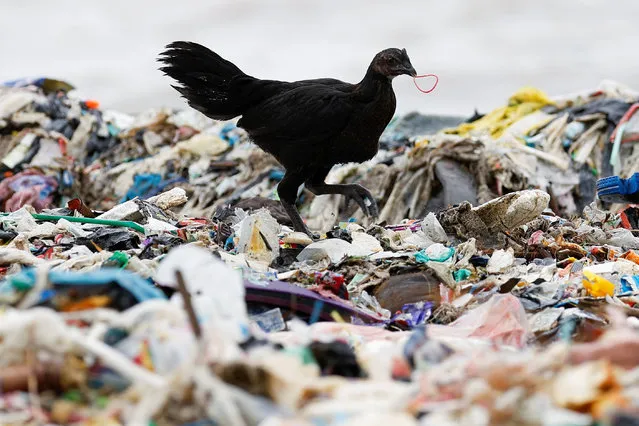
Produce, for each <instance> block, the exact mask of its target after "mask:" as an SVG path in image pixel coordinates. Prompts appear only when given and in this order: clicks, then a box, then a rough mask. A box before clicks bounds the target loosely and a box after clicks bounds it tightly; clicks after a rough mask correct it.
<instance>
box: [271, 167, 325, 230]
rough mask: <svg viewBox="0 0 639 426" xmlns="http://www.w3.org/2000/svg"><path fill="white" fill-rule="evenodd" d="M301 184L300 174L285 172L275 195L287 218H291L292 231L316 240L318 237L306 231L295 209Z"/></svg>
mask: <svg viewBox="0 0 639 426" xmlns="http://www.w3.org/2000/svg"><path fill="white" fill-rule="evenodd" d="M303 182H304V177H303V176H302V175H301V174H298V173H290V172H286V174H285V175H284V178H282V181H281V182H280V183H279V185H278V186H277V194H278V195H279V197H280V203H282V207H284V210H286V213H287V214H288V217H289V218H291V222H293V229H295V231H297V232H303V233H305V234H306V235H308V236H309V237H311V238H313V239H317V238H318V236H317V235H314V234H313V233H312V232H311V230H310V229H308V227H307V226H306V224H305V223H304V221H303V220H302V217H301V216H300V214H299V212H298V211H297V208H296V207H295V201H296V200H297V190H298V189H299V187H300V185H302V183H303Z"/></svg>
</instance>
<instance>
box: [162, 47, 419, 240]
mask: <svg viewBox="0 0 639 426" xmlns="http://www.w3.org/2000/svg"><path fill="white" fill-rule="evenodd" d="M159 61H160V62H161V63H163V64H164V65H165V66H163V67H162V68H160V70H161V71H163V72H164V73H165V74H166V75H169V76H170V77H172V78H173V79H175V80H176V81H177V82H178V83H180V85H179V86H173V87H174V88H175V89H176V90H177V91H178V92H180V93H181V94H182V96H183V97H184V98H185V99H186V100H187V102H188V104H189V105H190V106H191V107H193V108H195V109H196V110H198V111H200V112H202V113H203V114H204V115H206V116H207V117H210V118H212V119H215V120H230V119H232V118H235V117H238V116H242V118H241V119H240V120H239V121H238V123H237V125H238V127H241V128H243V129H245V130H246V131H247V133H248V135H249V136H250V138H251V139H252V140H253V141H254V142H255V143H256V144H257V145H258V146H259V147H260V148H262V149H263V150H265V151H266V152H269V153H270V154H272V155H273V156H274V157H275V158H276V159H277V160H278V161H279V162H280V164H281V165H282V166H284V168H285V169H286V173H285V175H284V178H283V179H282V181H281V182H280V184H279V186H278V188H277V192H278V194H279V197H280V201H281V203H282V205H283V206H284V208H285V209H286V212H287V213H288V215H289V216H290V218H291V221H292V222H293V224H294V228H295V230H296V231H301V232H305V233H306V234H308V235H312V234H311V232H310V231H309V229H308V228H307V226H306V225H305V224H304V222H303V221H302V218H301V217H300V215H299V213H298V211H297V209H296V208H295V201H296V200H297V193H298V189H299V187H300V186H301V185H302V184H305V185H306V188H307V189H309V190H310V191H311V192H312V193H314V194H316V195H321V194H342V195H345V196H348V197H351V198H353V199H354V200H355V201H356V202H357V204H358V205H359V206H360V207H361V209H362V210H363V211H364V213H365V214H366V215H368V216H373V217H376V216H377V215H378V208H377V203H376V201H375V199H374V198H373V196H372V195H371V193H370V192H369V191H368V190H367V189H366V188H364V187H362V186H360V185H329V184H326V183H325V182H324V179H325V178H326V175H327V174H328V172H329V171H330V169H331V168H332V167H333V166H334V165H336V164H342V163H349V162H363V161H366V160H369V159H371V158H373V157H374V156H375V154H376V153H377V150H378V144H379V137H380V135H381V134H382V132H383V130H384V129H385V127H386V125H387V124H388V123H389V122H390V120H391V119H392V117H393V114H394V113H395V93H394V92H393V86H392V79H393V78H394V77H396V76H398V75H402V74H407V75H411V76H415V75H416V72H415V69H414V68H413V66H412V64H411V62H410V59H409V58H408V55H407V54H406V49H402V50H400V49H386V50H383V51H381V52H379V53H378V54H377V55H375V57H374V58H373V61H372V62H371V64H370V66H369V67H368V70H367V71H366V75H365V76H364V78H363V79H362V81H360V82H359V83H357V84H350V83H345V82H343V81H340V80H336V79H331V78H321V79H315V80H302V81H296V82H284V81H276V80H261V79H258V78H255V77H251V76H249V75H247V74H245V73H243V72H242V71H241V70H240V69H239V68H238V67H237V66H235V65H234V64H232V63H231V62H229V61H227V60H225V59H223V58H222V57H220V56H219V55H218V54H216V53H215V52H212V51H211V50H209V49H208V48H206V47H204V46H202V45H199V44H197V43H192V42H185V41H177V42H174V43H171V44H169V45H168V46H166V50H165V51H164V52H162V53H161V55H160V58H159Z"/></svg>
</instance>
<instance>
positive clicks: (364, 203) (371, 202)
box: [348, 185, 379, 218]
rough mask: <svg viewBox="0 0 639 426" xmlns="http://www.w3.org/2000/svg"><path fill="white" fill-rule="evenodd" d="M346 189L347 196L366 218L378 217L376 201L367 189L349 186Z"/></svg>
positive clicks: (359, 186)
mask: <svg viewBox="0 0 639 426" xmlns="http://www.w3.org/2000/svg"><path fill="white" fill-rule="evenodd" d="M348 188H349V190H348V196H350V197H351V198H352V199H353V200H355V202H356V203H357V205H359V207H360V208H361V209H362V211H363V212H364V214H365V215H366V216H369V217H372V218H376V217H378V216H379V208H378V207H377V201H375V197H373V194H371V193H370V191H369V190H368V189H366V188H364V187H363V186H361V185H349V186H348Z"/></svg>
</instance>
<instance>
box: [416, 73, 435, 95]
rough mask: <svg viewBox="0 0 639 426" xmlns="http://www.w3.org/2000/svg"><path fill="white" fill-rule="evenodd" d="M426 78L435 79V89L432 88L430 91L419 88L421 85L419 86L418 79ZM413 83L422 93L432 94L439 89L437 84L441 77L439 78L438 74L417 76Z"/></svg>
mask: <svg viewBox="0 0 639 426" xmlns="http://www.w3.org/2000/svg"><path fill="white" fill-rule="evenodd" d="M424 77H435V84H433V87H431V88H430V89H429V90H424V89H422V88H421V87H419V85H418V84H417V79H418V78H424ZM413 83H415V87H417V90H419V91H420V92H422V93H430V92H432V91H433V90H435V87H437V83H439V77H437V75H436V74H424V75H416V76H415V77H413Z"/></svg>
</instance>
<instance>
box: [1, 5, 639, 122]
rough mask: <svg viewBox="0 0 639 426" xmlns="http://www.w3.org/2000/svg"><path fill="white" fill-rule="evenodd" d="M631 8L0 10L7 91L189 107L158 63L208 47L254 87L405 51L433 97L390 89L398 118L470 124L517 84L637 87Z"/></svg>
mask: <svg viewBox="0 0 639 426" xmlns="http://www.w3.org/2000/svg"><path fill="white" fill-rule="evenodd" d="M637 17H639V1H637V0H616V1H606V0H591V1H588V0H581V1H569V0H565V1H558V0H536V1H519V0H482V1H474V0H445V1H442V0H438V1H435V0H407V1H393V2H390V1H382V2H376V1H374V0H340V1H333V0H321V1H313V2H311V1H303V0H280V1H260V2H258V1H248V0H226V1H220V0H208V1H201V0H198V1H196V0H180V1H175V0H153V1H150V0H149V1H145V0H139V1H135V0H126V1H124V0H109V1H87V0H83V1H75V0H73V1H72V0H56V1H45V0H42V1H35V0H34V1H29V0H23V1H19V2H13V1H8V0H7V1H3V2H2V5H1V6H0V53H1V54H2V66H0V81H4V80H9V79H15V78H20V77H36V76H50V77H56V78H61V79H65V80H67V81H69V82H70V83H72V84H74V85H75V86H76V87H77V88H78V89H79V90H80V91H81V93H82V94H84V95H86V96H87V97H91V98H95V99H98V100H99V101H100V102H101V103H102V105H103V106H105V107H112V108H117V109H120V110H124V111H127V112H136V111H139V110H142V109H146V108H149V107H155V106H165V105H167V106H183V105H184V103H183V102H182V101H181V100H180V99H179V98H178V96H177V95H176V93H175V92H174V91H173V89H171V88H170V87H169V79H168V78H167V77H164V76H162V74H161V73H160V72H159V71H157V64H156V62H155V59H156V57H157V54H158V53H159V52H160V51H161V50H162V48H163V46H164V45H166V44H167V43H169V42H171V41H173V40H191V41H197V42H200V43H202V44H204V45H206V46H208V47H210V48H211V49H213V50H215V51H216V52H218V53H219V54H221V55H222V56H224V57H225V58H227V59H229V60H230V61H232V62H234V63H236V64H237V65H238V66H239V67H240V68H242V69H243V70H245V71H246V72H247V73H249V74H251V75H254V76H256V77H264V78H276V79H283V80H296V79H306V78H314V77H336V78H340V79H343V80H346V81H351V82H356V81H359V80H360V79H361V77H362V76H363V73H364V71H365V70H366V67H367V66H368V64H369V62H370V60H371V59H372V57H373V56H374V54H375V53H376V52H377V51H379V50H381V49H384V48H387V47H400V48H406V49H407V51H408V54H409V56H410V57H411V60H412V62H413V65H414V66H415V68H416V69H417V71H418V72H419V73H437V74H439V76H440V85H439V87H438V89H437V90H436V91H435V92H434V93H432V94H430V95H424V94H421V93H419V92H418V91H417V90H416V89H415V87H414V86H413V85H412V81H411V80H410V78H408V77H401V78H399V79H397V80H396V81H395V83H394V86H395V92H396V94H397V98H398V111H399V112H406V111H409V110H414V109H417V110H420V111H423V112H444V113H460V114H470V113H472V111H473V109H474V108H475V107H478V108H480V110H484V111H485V110H487V109H489V108H493V107H496V106H499V105H501V104H503V103H504V102H505V100H506V99H507V98H508V96H509V95H510V94H511V93H512V92H513V91H515V90H517V89H518V88H519V87H521V86H523V85H533V86H537V87H539V88H541V89H543V90H545V91H547V92H548V93H549V94H551V95H556V94H563V93H567V92H574V91H576V90H580V89H587V88H591V87H596V86H597V85H598V84H599V82H600V81H601V80H603V79H607V78H609V79H613V80H618V81H620V82H622V83H624V84H627V85H629V86H631V87H634V88H637V89H639V55H637V45H636V43H637V40H639V21H637Z"/></svg>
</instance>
